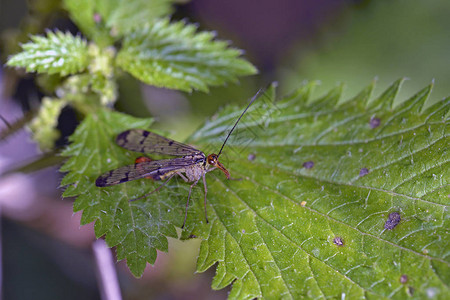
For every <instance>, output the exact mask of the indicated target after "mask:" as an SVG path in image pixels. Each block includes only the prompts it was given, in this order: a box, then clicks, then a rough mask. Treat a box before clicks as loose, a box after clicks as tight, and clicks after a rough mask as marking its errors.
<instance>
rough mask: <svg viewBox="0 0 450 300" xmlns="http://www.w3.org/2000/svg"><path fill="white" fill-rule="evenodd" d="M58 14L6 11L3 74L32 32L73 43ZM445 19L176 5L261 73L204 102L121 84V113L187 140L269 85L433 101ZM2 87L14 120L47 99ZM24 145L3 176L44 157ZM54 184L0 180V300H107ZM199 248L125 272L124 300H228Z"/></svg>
mask: <svg viewBox="0 0 450 300" xmlns="http://www.w3.org/2000/svg"><path fill="white" fill-rule="evenodd" d="M59 8H60V2H59V1H56V0H41V1H38V0H35V1H17V0H15V1H12V0H1V1H0V37H1V43H0V57H1V58H2V65H3V64H4V63H5V59H6V57H7V55H9V54H11V53H12V52H14V51H18V49H19V48H18V47H17V42H19V41H22V42H24V41H26V40H27V36H28V34H30V33H42V32H43V29H44V28H55V27H58V28H60V29H62V30H71V31H73V32H76V30H77V29H76V28H75V26H74V25H73V24H72V23H71V22H70V21H69V20H68V19H67V15H65V14H64V13H63V12H62V11H61V10H60V9H59ZM449 12H450V2H449V1H444V0H441V1H437V0H436V1H424V0H422V1H420V0H408V1H406V0H395V1H350V0H346V1H344V0H340V1H336V0H320V1H298V0H285V1H270V0H260V1H257V2H256V1H255V2H251V1H237V0H230V1H218V0H216V1H211V0H197V1H192V2H188V3H185V4H180V5H178V6H177V7H176V11H175V14H174V18H176V19H182V18H187V19H188V20H189V21H191V22H198V24H199V26H200V28H201V29H204V30H215V31H217V32H218V36H219V38H221V39H229V40H231V41H232V42H233V45H234V46H236V47H239V48H241V49H244V50H245V57H246V58H247V59H249V60H250V61H251V62H253V63H254V64H255V65H256V66H257V67H258V68H259V70H260V74H258V75H257V76H253V77H249V78H242V79H241V80H240V82H239V83H237V84H229V85H228V86H225V87H217V88H212V89H211V91H210V93H209V94H205V93H192V94H183V93H179V92H176V91H169V90H164V89H156V88H153V87H149V86H143V85H141V84H139V83H137V82H135V81H134V80H132V79H131V78H127V77H125V78H123V79H122V80H121V82H120V100H119V101H118V103H117V104H116V108H117V109H118V110H121V111H125V112H128V113H130V114H133V115H136V116H152V117H155V118H156V119H157V121H158V122H157V123H156V124H155V126H156V128H157V129H160V130H163V131H166V132H170V133H171V134H172V135H171V136H172V137H175V138H176V139H180V140H183V139H185V138H186V137H188V136H189V135H190V134H192V132H194V131H195V129H196V128H197V127H198V126H199V125H200V124H201V123H203V122H204V121H205V120H206V119H207V118H208V117H211V116H212V115H213V114H214V112H216V111H217V110H218V109H220V107H223V106H224V105H227V104H243V103H245V102H246V101H247V99H248V98H250V97H251V96H252V95H253V94H254V93H255V92H256V91H257V90H258V89H259V88H260V87H263V86H265V85H267V84H268V83H269V82H271V81H274V80H275V81H278V82H279V86H280V91H281V93H287V92H289V91H291V90H293V89H295V88H296V87H297V86H298V85H299V84H300V83H301V82H303V81H305V80H319V81H320V82H321V85H320V86H319V87H318V89H317V90H316V92H315V95H316V96H319V95H322V94H323V93H325V92H326V90H328V89H329V88H331V87H333V86H336V85H337V84H339V83H341V82H344V83H346V89H345V90H344V96H345V98H349V97H352V96H353V95H355V94H356V93H357V92H358V91H360V90H361V89H362V88H363V87H365V86H367V85H368V84H369V83H370V82H371V81H372V80H374V79H375V78H377V82H378V84H377V87H376V90H375V95H377V94H378V93H380V92H381V91H382V90H383V89H384V88H386V87H387V86H388V85H389V84H390V83H391V82H393V81H394V80H396V79H398V78H400V77H407V78H409V79H410V80H409V81H407V82H406V83H405V84H404V86H403V89H402V90H401V93H400V95H399V97H398V99H405V98H407V97H409V96H411V95H413V94H414V93H415V92H417V91H418V90H419V89H421V88H423V87H424V86H425V85H427V84H429V83H430V82H431V81H432V80H435V87H434V93H433V94H432V99H433V100H434V101H436V100H439V99H441V98H443V97H446V96H447V95H448V89H447V87H448V86H450V56H449V53H450V38H449V34H448V33H449V28H450V19H449V18H448V14H449ZM0 83H1V98H0V103H1V106H0V107H1V112H0V113H1V114H2V115H3V116H4V117H5V118H6V119H8V120H14V119H15V118H18V117H20V115H21V114H23V113H24V111H26V110H27V109H29V107H30V106H32V105H33V101H36V98H39V97H41V96H42V95H43V92H42V91H40V90H39V89H38V88H37V87H36V86H35V85H34V84H33V78H32V76H29V75H28V76H22V75H21V74H19V75H18V74H17V73H15V72H12V71H11V70H6V69H1V70H0ZM30 99H31V100H30ZM143 108H145V109H143ZM75 125H76V118H75V117H74V116H73V114H71V113H70V111H69V112H65V114H63V115H62V116H61V118H60V129H61V130H62V132H63V134H64V135H65V136H67V135H68V134H70V133H71V131H73V129H74V128H75ZM2 126H3V125H2ZM1 128H4V126H3V127H1ZM28 139H29V136H28V134H27V133H26V132H24V133H21V134H17V135H15V136H13V137H12V138H10V139H8V140H6V141H2V143H1V144H0V173H3V172H5V171H6V170H7V169H8V168H9V167H11V166H14V165H17V164H21V163H23V162H24V161H26V160H27V159H28V158H32V157H33V156H35V155H37V151H36V147H35V146H34V144H33V143H31V142H29V140H28ZM64 142H65V140H64V139H63V140H62V143H64ZM19 149H20V151H19ZM59 176H60V175H59V174H58V173H57V168H50V169H46V170H43V171H41V172H40V173H35V174H33V176H26V177H20V178H13V179H11V178H5V177H0V207H1V208H2V209H1V212H2V223H1V246H2V253H3V257H2V274H3V283H2V294H3V297H4V299H61V298H64V299H80V298H82V299H99V298H100V295H99V293H98V291H97V285H96V284H97V283H96V277H95V273H94V265H93V258H92V251H91V248H90V246H91V242H92V241H93V239H94V235H93V232H92V231H93V228H92V224H91V225H87V226H83V227H81V228H80V226H79V218H80V215H79V214H75V215H72V212H71V209H72V207H71V205H72V204H71V202H70V201H69V200H67V199H65V200H63V201H61V196H60V193H61V190H60V189H58V183H59V180H60V177H59ZM15 186H17V188H16V189H13V188H12V187H15ZM19 190H20V192H18V191H19ZM30 199H31V200H30ZM31 212H32V213H31ZM199 243H200V242H199V241H197V240H193V241H189V242H180V241H176V240H170V247H169V248H170V250H169V253H168V254H165V253H159V254H158V259H157V262H156V265H155V266H154V267H153V266H150V267H148V270H147V271H146V273H145V275H144V277H143V278H142V279H140V280H137V279H135V278H133V277H132V276H131V274H130V273H129V272H128V270H127V268H126V266H125V264H124V262H119V263H118V264H117V270H118V273H119V279H120V283H121V288H122V293H123V297H124V299H146V298H149V299H214V298H216V299H224V298H226V295H227V290H222V291H211V289H210V284H211V281H212V276H213V275H214V270H209V271H208V272H207V273H205V274H194V272H195V260H196V256H197V253H198V247H199Z"/></svg>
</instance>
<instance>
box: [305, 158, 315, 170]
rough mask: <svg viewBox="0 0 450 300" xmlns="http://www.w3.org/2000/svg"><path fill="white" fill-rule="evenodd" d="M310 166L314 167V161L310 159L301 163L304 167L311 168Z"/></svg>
mask: <svg viewBox="0 0 450 300" xmlns="http://www.w3.org/2000/svg"><path fill="white" fill-rule="evenodd" d="M312 167H314V162H313V161H312V160H310V161H307V162H304V163H303V168H305V169H311V168H312Z"/></svg>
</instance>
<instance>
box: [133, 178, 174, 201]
mask: <svg viewBox="0 0 450 300" xmlns="http://www.w3.org/2000/svg"><path fill="white" fill-rule="evenodd" d="M176 174H177V173H173V174H172V175H170V176H169V178H168V179H167V180H166V181H164V183H163V184H161V185H160V186H158V187H157V188H156V189H154V190H153V191H151V192H150V193H147V194H145V195H143V196H141V197H138V198H134V199H131V200H129V201H130V202H131V201H136V200H139V199H142V198H145V197H147V196H149V195H151V194H153V193H155V192H157V191H159V190H160V189H162V188H163V187H164V186H165V185H166V184H167V183H168V182H169V180H170V179H172V177H173V176H175V175H176Z"/></svg>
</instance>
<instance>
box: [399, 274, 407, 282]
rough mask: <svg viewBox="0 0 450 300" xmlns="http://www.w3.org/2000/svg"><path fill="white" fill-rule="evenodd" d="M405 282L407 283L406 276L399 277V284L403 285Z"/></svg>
mask: <svg viewBox="0 0 450 300" xmlns="http://www.w3.org/2000/svg"><path fill="white" fill-rule="evenodd" d="M407 282H408V276H406V275H405V274H403V275H402V276H400V283H402V284H405V283H407Z"/></svg>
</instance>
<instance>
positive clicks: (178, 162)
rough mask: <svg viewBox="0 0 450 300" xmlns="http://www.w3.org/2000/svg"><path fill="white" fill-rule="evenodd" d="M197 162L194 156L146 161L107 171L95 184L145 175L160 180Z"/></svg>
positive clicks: (102, 184)
mask: <svg viewBox="0 0 450 300" xmlns="http://www.w3.org/2000/svg"><path fill="white" fill-rule="evenodd" d="M195 163H196V161H195V160H194V159H192V157H189V158H186V157H178V158H173V159H162V160H154V161H145V162H141V163H137V164H134V165H128V166H124V167H121V168H118V169H114V170H111V171H109V172H106V173H104V174H103V175H101V176H99V177H98V178H97V180H95V185H96V186H98V187H105V186H111V185H116V184H119V183H123V182H127V181H131V180H136V179H140V178H144V177H151V178H153V179H154V180H160V179H161V177H163V176H164V175H167V174H168V173H169V172H174V171H183V169H184V168H186V167H187V166H190V165H192V164H195Z"/></svg>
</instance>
